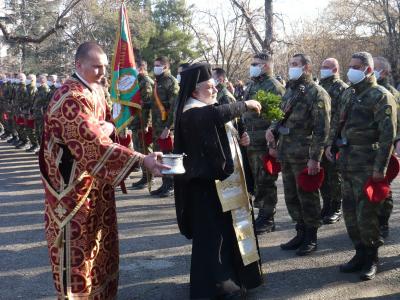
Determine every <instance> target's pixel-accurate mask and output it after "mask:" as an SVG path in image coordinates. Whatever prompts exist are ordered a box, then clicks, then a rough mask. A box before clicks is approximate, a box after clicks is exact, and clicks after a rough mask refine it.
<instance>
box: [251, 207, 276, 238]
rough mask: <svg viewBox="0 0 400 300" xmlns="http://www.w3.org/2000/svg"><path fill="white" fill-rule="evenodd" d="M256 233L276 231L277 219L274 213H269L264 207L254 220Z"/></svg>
mask: <svg viewBox="0 0 400 300" xmlns="http://www.w3.org/2000/svg"><path fill="white" fill-rule="evenodd" d="M254 225H255V229H256V234H263V233H265V232H273V231H275V221H274V216H273V215H267V214H266V213H265V211H264V209H262V208H261V209H260V210H259V213H258V216H257V219H256V220H255V221H254Z"/></svg>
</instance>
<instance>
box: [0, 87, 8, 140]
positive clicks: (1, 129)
mask: <svg viewBox="0 0 400 300" xmlns="http://www.w3.org/2000/svg"><path fill="white" fill-rule="evenodd" d="M6 84H7V83H6V81H0V134H1V135H3V134H5V133H7V130H6V128H7V126H6V121H5V119H4V113H5V112H6V101H5V98H4V90H5V86H6Z"/></svg>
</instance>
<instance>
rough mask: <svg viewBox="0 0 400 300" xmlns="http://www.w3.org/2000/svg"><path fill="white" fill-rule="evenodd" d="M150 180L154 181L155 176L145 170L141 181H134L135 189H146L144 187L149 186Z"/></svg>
mask: <svg viewBox="0 0 400 300" xmlns="http://www.w3.org/2000/svg"><path fill="white" fill-rule="evenodd" d="M149 181H152V182H153V176H152V174H148V175H147V173H146V171H143V174H142V178H140V180H139V181H137V182H134V183H132V188H133V189H134V190H141V189H144V188H145V187H146V186H147V183H148V182H149Z"/></svg>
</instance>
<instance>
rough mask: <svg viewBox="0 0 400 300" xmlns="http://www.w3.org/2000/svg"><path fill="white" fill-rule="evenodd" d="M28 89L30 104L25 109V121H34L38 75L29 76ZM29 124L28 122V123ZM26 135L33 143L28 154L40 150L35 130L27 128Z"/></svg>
mask: <svg viewBox="0 0 400 300" xmlns="http://www.w3.org/2000/svg"><path fill="white" fill-rule="evenodd" d="M26 88H27V91H28V102H27V103H26V107H25V120H28V119H29V120H34V118H33V104H34V101H35V96H36V93H37V90H38V89H37V87H36V75H34V74H29V75H28V78H27V80H26ZM26 124H27V122H26ZM25 129H26V134H27V136H28V139H29V141H30V142H31V147H30V148H29V149H27V150H26V151H27V152H36V151H38V150H39V142H38V137H37V136H36V133H35V129H34V128H31V127H29V126H26V127H25Z"/></svg>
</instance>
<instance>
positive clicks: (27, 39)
mask: <svg viewBox="0 0 400 300" xmlns="http://www.w3.org/2000/svg"><path fill="white" fill-rule="evenodd" d="M81 1H82V0H72V1H71V2H70V3H68V4H67V6H66V7H65V9H64V10H63V11H62V12H61V14H60V15H59V16H58V17H57V19H56V21H55V23H54V26H53V27H52V28H49V29H48V30H47V31H46V32H44V33H43V34H42V35H41V36H39V37H32V36H29V35H21V36H17V35H12V34H11V33H10V32H9V31H8V30H7V27H6V25H5V24H3V23H2V22H0V30H1V32H2V33H3V40H4V41H5V42H6V43H9V44H29V43H31V44H40V43H41V42H43V41H44V40H45V39H47V38H48V37H49V36H51V35H52V34H54V33H56V32H57V30H59V29H64V28H65V24H61V22H62V21H63V20H64V18H65V16H66V15H67V14H68V13H69V12H70V11H71V10H72V9H73V8H74V7H75V6H76V5H78V4H79V3H80V2H81Z"/></svg>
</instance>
